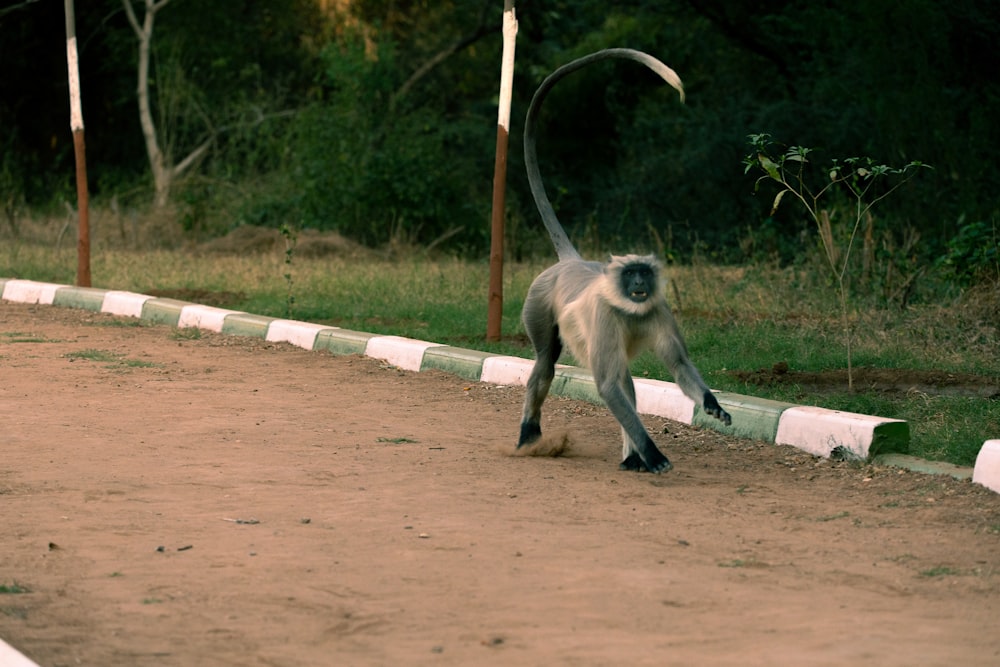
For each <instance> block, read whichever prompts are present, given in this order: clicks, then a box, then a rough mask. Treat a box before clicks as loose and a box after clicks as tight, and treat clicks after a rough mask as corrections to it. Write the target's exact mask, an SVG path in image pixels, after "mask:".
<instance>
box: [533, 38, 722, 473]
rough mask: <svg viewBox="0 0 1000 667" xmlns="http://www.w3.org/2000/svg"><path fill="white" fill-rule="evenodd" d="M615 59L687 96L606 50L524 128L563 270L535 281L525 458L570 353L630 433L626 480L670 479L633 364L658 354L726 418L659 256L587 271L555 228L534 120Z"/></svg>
mask: <svg viewBox="0 0 1000 667" xmlns="http://www.w3.org/2000/svg"><path fill="white" fill-rule="evenodd" d="M606 58H625V59H629V60H635V61H638V62H640V63H642V64H644V65H646V66H647V67H649V68H650V69H652V70H653V71H654V72H656V73H657V74H659V75H660V77H662V78H663V79H664V80H665V81H666V82H667V83H669V84H670V85H671V86H673V87H674V88H676V89H677V90H678V91H679V92H680V96H681V101H683V100H684V89H683V86H682V84H681V80H680V78H679V77H678V76H677V74H676V73H675V72H674V71H673V70H672V69H670V68H669V67H667V66H666V65H664V64H663V63H661V62H660V61H659V60H657V59H656V58H653V57H652V56H650V55H648V54H646V53H643V52H641V51H635V50H632V49H606V50H603V51H598V52H596V53H592V54H590V55H588V56H585V57H583V58H580V59H578V60H574V61H573V62H571V63H568V64H566V65H563V66H562V67H560V68H559V69H557V70H556V71H555V72H553V73H552V74H551V75H549V77H548V78H547V79H545V81H543V82H542V85H541V86H539V88H538V90H537V91H536V92H535V96H534V97H533V98H532V100H531V105H530V106H529V107H528V114H527V117H526V119H525V125H524V161H525V166H526V168H527V172H528V182H529V184H530V185H531V193H532V195H533V196H534V198H535V205H536V206H537V207H538V212H539V213H540V214H541V216H542V221H543V222H544V223H545V229H546V230H547V231H548V233H549V236H550V237H551V239H552V243H553V245H554V246H555V250H556V254H557V255H558V256H559V262H558V263H557V264H555V265H553V266H551V267H549V268H548V269H546V270H545V271H543V272H542V273H540V274H539V275H538V277H537V278H535V280H534V282H532V284H531V287H530V288H529V289H528V295H527V297H526V299H525V302H524V310H523V311H522V314H521V318H522V320H523V322H524V328H525V330H526V332H527V334H528V338H530V339H531V344H532V346H533V347H534V348H535V365H534V367H533V368H532V370H531V375H530V376H529V378H528V383H527V392H526V395H525V399H524V412H523V414H522V417H521V435H520V439H519V440H518V443H517V446H518V448H520V447H523V446H525V445H530V444H531V443H533V442H535V441H536V440H538V438H539V437H540V436H541V434H542V429H541V425H540V424H541V410H542V403H543V402H544V401H545V397H546V395H547V394H548V392H549V388H550V387H551V385H552V379H553V377H554V376H555V364H556V361H557V360H558V359H559V355H560V353H561V352H562V349H563V346H564V345H565V346H566V347H567V348H569V351H570V352H571V353H572V354H573V356H574V357H575V358H576V360H577V361H578V362H579V363H581V364H584V365H586V366H588V367H589V368H590V369H591V371H592V372H593V375H594V381H595V383H596V384H597V391H598V393H599V394H600V396H601V398H602V399H603V400H604V402H605V404H606V405H607V406H608V408H609V409H610V410H611V414H613V415H614V416H615V419H617V420H618V423H619V424H621V428H622V462H621V465H620V466H619V467H620V468H621V469H623V470H635V471H647V470H648V471H650V472H654V473H661V472H666V471H667V470H670V469H671V468H672V467H673V466H672V465H671V463H670V461H669V460H668V459H667V457H666V456H664V455H663V453H662V452H661V451H660V450H659V449H658V448H657V447H656V444H655V443H654V442H653V439H652V438H650V437H649V433H648V432H647V431H646V428H645V427H644V426H643V425H642V421H641V420H640V418H639V415H638V413H637V412H636V409H635V385H634V384H633V382H632V375H631V373H630V372H629V360H630V359H632V358H633V357H634V356H635V355H637V354H638V353H640V352H642V351H643V350H646V349H652V350H653V351H654V352H655V353H656V354H657V355H658V356H659V357H660V359H662V360H663V362H664V363H665V364H666V365H667V368H669V369H670V373H671V374H672V375H673V378H674V380H675V381H676V382H677V384H678V385H679V386H680V387H681V389H682V390H683V391H684V393H685V394H686V395H687V396H688V397H690V398H691V399H692V400H694V402H695V404H696V405H700V406H701V407H702V409H703V410H704V411H705V412H706V413H707V414H709V415H712V416H713V417H715V418H716V419H719V420H721V421H722V422H723V423H725V424H730V423H731V421H732V420H731V418H730V416H729V413H727V412H726V411H725V410H723V409H722V407H721V406H720V405H719V402H718V400H716V398H715V396H714V395H713V394H712V392H711V390H710V389H709V388H708V387H707V386H706V385H705V382H704V380H702V378H701V375H700V374H699V373H698V369H696V368H695V367H694V365H693V364H692V363H691V361H690V360H689V359H688V354H687V348H686V346H685V344H684V339H683V338H682V337H681V333H680V330H679V329H678V328H677V322H676V321H675V320H674V316H673V314H672V313H671V312H670V307H669V306H668V305H667V301H666V298H665V297H664V295H663V292H662V288H661V280H660V264H659V262H658V261H657V259H656V257H655V256H653V255H624V256H620V257H619V256H612V257H611V261H610V262H608V263H606V264H605V263H602V262H590V261H585V260H584V259H583V258H582V257H581V256H580V253H579V252H577V250H576V248H574V247H573V244H572V242H571V241H570V240H569V237H568V236H567V235H566V232H565V231H564V230H563V227H562V225H561V224H559V220H558V219H557V218H556V214H555V211H554V210H553V209H552V204H551V203H550V202H549V199H548V196H547V195H546V194H545V186H544V185H543V184H542V177H541V174H540V173H539V171H538V159H537V155H536V150H535V119H536V117H537V115H538V110H539V108H540V107H541V104H542V101H543V100H544V99H545V96H546V94H547V93H548V91H549V90H550V89H551V88H552V86H553V85H554V84H555V83H556V82H557V81H559V80H560V79H562V78H563V77H564V76H566V75H567V74H569V73H571V72H573V71H575V70H577V69H580V68H581V67H583V66H584V65H586V64H588V63H591V62H594V61H597V60H603V59H606Z"/></svg>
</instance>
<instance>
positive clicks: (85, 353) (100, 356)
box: [63, 349, 159, 369]
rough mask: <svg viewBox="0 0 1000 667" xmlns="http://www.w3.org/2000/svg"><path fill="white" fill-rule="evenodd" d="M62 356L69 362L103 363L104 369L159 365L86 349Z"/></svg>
mask: <svg viewBox="0 0 1000 667" xmlns="http://www.w3.org/2000/svg"><path fill="white" fill-rule="evenodd" d="M63 356H64V357H65V358H66V359H69V360H70V361H76V360H83V361H94V362H98V363H103V364H105V368H111V369H127V368H154V367H156V366H158V365H159V364H156V363H154V362H152V361H141V360H139V359H127V358H125V356H124V355H121V354H118V353H116V352H109V351H107V350H95V349H87V350H80V351H79V352H68V353H66V354H65V355H63Z"/></svg>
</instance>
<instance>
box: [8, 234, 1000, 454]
mask: <svg viewBox="0 0 1000 667" xmlns="http://www.w3.org/2000/svg"><path fill="white" fill-rule="evenodd" d="M13 245H16V246H17V248H16V251H14V250H11V251H8V252H6V253H3V252H0V277H23V278H30V279H34V280H42V281H50V282H56V283H62V284H72V283H73V282H74V280H75V270H76V268H75V267H76V264H75V263H76V252H75V248H69V249H67V248H64V249H63V250H62V251H60V252H55V251H53V250H52V249H50V248H47V247H43V246H40V245H32V244H29V243H24V242H22V243H17V244H13ZM545 266H546V263H543V262H535V263H523V264H517V263H508V264H507V266H506V267H505V276H504V305H503V320H502V329H503V335H504V338H503V340H502V341H501V342H498V343H493V342H486V340H485V332H486V319H487V285H488V282H489V267H488V263H487V262H486V261H481V262H473V261H460V260H454V259H441V260H437V261H432V260H429V259H425V258H421V257H419V256H414V257H410V258H405V259H395V260H392V261H387V260H368V261H360V260H346V259H340V258H300V257H296V258H294V259H293V262H292V264H291V272H292V276H293V290H294V297H295V298H294V304H293V305H294V309H293V311H292V312H291V313H289V312H288V305H289V304H288V283H287V281H286V279H285V277H284V275H285V274H286V273H287V272H288V271H289V267H288V266H287V265H286V264H285V262H284V255H283V254H282V253H279V252H275V253H274V254H273V255H266V256H245V255H244V256H229V255H199V254H198V253H194V252H190V251H177V252H170V251H160V250H157V251H144V252H138V251H125V250H118V249H107V248H101V247H99V245H95V248H94V257H93V261H92V273H93V282H94V285H95V287H103V288H108V289H123V290H131V291H135V292H140V293H145V292H149V291H152V290H183V289H187V290H204V291H211V292H217V293H227V294H229V295H231V296H230V297H229V299H230V300H229V301H227V302H226V303H224V304H218V305H223V306H224V307H227V308H231V309H235V310H244V311H247V312H251V313H255V314H259V315H265V316H273V317H287V316H289V315H291V317H294V318H295V319H299V320H304V321H308V322H315V323H320V324H331V325H336V326H339V327H344V328H347V329H354V330H359V331H366V332H371V333H381V334H395V335H401V336H407V337H411V338H417V339H421V340H427V341H432V342H437V343H443V344H449V345H456V346H460V347H466V348H472V349H478V350H484V351H487V352H494V353H500V354H511V355H516V356H521V357H526V358H530V357H531V356H532V352H531V349H530V346H529V345H528V343H527V340H526V339H525V337H524V335H523V329H522V327H521V324H520V309H521V305H522V303H523V298H524V294H525V293H526V291H527V289H528V285H529V284H530V283H531V280H532V279H533V278H534V276H535V275H537V273H538V272H539V271H540V270H541V269H542V268H544V267H545ZM817 276H819V277H817ZM667 277H668V279H669V281H670V283H671V284H669V285H668V289H667V294H668V298H669V300H670V301H671V305H672V307H673V308H674V309H675V312H676V314H677V319H678V321H679V323H680V325H681V328H682V330H683V331H684V335H685V337H686V339H687V342H688V348H689V351H690V355H691V358H692V360H693V361H694V363H695V364H696V365H697V366H698V367H699V369H700V370H701V371H702V374H703V375H704V376H705V379H706V381H707V382H708V384H709V385H710V386H712V387H714V388H717V389H721V390H726V391H732V392H737V393H740V394H746V395H754V396H759V397H764V398H771V399H775V400H782V401H788V402H793V403H798V404H804V405H817V406H821V407H825V408H830V409H836V410H846V411H851V412H860V413H864V414H875V415H880V416H884V417H891V418H899V419H904V420H907V421H908V422H909V423H910V432H911V438H912V440H911V453H912V454H915V455H917V456H922V457H925V458H928V459H935V460H946V461H950V462H952V463H955V464H959V465H971V464H972V463H973V462H974V460H975V456H976V454H977V453H978V451H979V448H980V447H981V446H982V443H983V441H984V440H986V439H989V438H995V437H1000V405H998V403H997V401H996V400H988V399H981V398H970V397H957V396H945V395H937V394H933V393H923V392H920V391H913V392H909V393H898V392H897V393H878V392H869V391H864V388H863V387H862V388H859V389H858V390H856V391H855V392H848V391H847V389H846V387H844V388H843V390H842V391H832V392H831V391H823V392H819V391H815V390H811V389H808V388H804V387H797V386H794V385H790V386H789V385H782V386H769V387H763V386H758V385H754V384H748V383H746V382H744V381H741V380H739V379H738V378H736V377H734V376H733V375H732V373H731V372H732V371H734V370H746V371H751V370H756V369H760V368H771V367H772V366H773V365H774V364H775V363H778V362H785V363H787V364H788V365H789V367H790V368H792V369H794V370H797V371H824V370H831V369H839V368H843V367H844V366H845V363H846V362H845V359H846V356H845V353H844V343H843V333H842V331H841V329H840V320H839V311H838V307H837V304H836V295H835V293H834V291H832V290H831V289H830V288H829V287H828V286H826V285H824V283H823V279H822V276H820V275H819V274H817V273H816V272H809V271H806V270H802V269H777V268H771V267H763V266H751V267H716V266H706V265H700V264H699V265H694V266H677V267H670V268H669V269H668V270H667ZM854 303H855V306H856V314H855V319H854V327H855V331H856V336H855V341H854V359H855V366H856V367H859V366H868V367H877V368H900V369H924V370H939V371H947V372H952V373H956V372H962V373H974V374H978V375H980V376H985V377H987V378H990V379H992V380H994V381H995V382H996V383H997V384H1000V355H997V353H996V351H997V349H1000V340H998V334H997V328H996V325H995V324H994V325H992V326H991V325H990V324H989V323H988V322H984V321H982V318H977V316H976V315H975V314H974V313H970V312H969V311H968V309H967V308H965V307H963V306H959V305H957V304H956V303H931V304H920V305H914V306H911V307H910V308H908V309H907V310H905V311H900V310H898V309H888V308H883V307H881V306H879V305H877V304H875V303H874V302H873V300H870V299H869V300H866V299H865V297H864V295H861V296H859V297H857V298H856V300H855V302H854ZM107 361H108V362H110V363H121V361H120V360H119V359H115V360H107ZM564 361H567V360H566V359H564ZM136 363H140V364H141V363H144V362H136ZM633 372H634V374H635V375H636V376H637V377H652V378H661V379H670V378H669V375H668V374H667V373H666V370H665V369H664V368H663V366H662V364H660V362H659V361H658V360H657V359H655V358H653V357H652V356H650V355H648V354H647V355H643V356H641V357H640V358H638V359H637V360H636V361H635V362H634V364H633Z"/></svg>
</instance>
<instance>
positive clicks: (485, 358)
mask: <svg viewBox="0 0 1000 667" xmlns="http://www.w3.org/2000/svg"><path fill="white" fill-rule="evenodd" d="M0 298H2V299H3V300H5V301H14V302H19V303H37V304H43V305H57V306H65V307H71V308H82V309H84V310H91V311H99V312H102V313H107V314H111V315H120V316H126V317H136V318H140V319H143V320H145V321H149V322H153V323H161V324H170V325H171V326H177V327H198V328H203V329H207V330H211V331H215V332H221V333H223V334H226V335H238V336H250V337H255V338H263V339H265V340H267V341H271V342H287V343H290V344H292V345H296V346H298V347H302V348H305V349H307V350H311V351H324V350H325V351H328V352H330V353H332V354H363V355H366V356H369V357H372V358H375V359H381V360H383V361H386V362H388V363H391V364H393V365H395V366H398V367H400V368H403V369H405V370H411V371H424V370H430V369H435V370H441V371H445V372H449V373H453V374H455V375H458V376H460V377H463V378H466V379H469V380H476V381H479V382H488V383H492V384H504V385H525V384H526V383H527V380H528V377H529V375H530V374H531V369H532V366H533V365H534V363H533V362H532V361H531V360H529V359H522V358H520V357H510V356H503V355H493V354H490V353H486V352H479V351H476V350H466V349H463V348H457V347H451V346H447V345H440V344H437V343H431V342H427V341H421V340H414V339H410V338H404V337H401V336H385V335H378V334H370V333H364V332H359V331H350V330H348V329H340V328H337V327H331V326H324V325H320V324H311V323H308V322H299V321H297V320H283V319H277V318H272V317H265V316H261V315H252V314H250V313H244V312H241V311H233V310H226V309H223V308H214V307H211V306H203V305H198V304H191V303H187V302H184V301H177V300H175V299H165V298H155V297H151V296H147V295H144V294H136V293H134V292H126V291H118V290H101V289H95V288H90V287H72V286H67V285H57V284H54V283H45V282H37V281H32V280H21V279H15V278H0ZM635 388H636V403H637V408H638V410H639V412H641V413H644V414H649V415H655V416H659V417H665V418H667V419H673V420H675V421H679V422H682V423H685V424H694V425H697V426H701V427H707V428H712V429H714V430H718V431H721V432H723V433H728V434H731V435H737V436H741V437H746V438H754V439H759V440H763V441H765V442H772V443H775V444H779V445H791V446H793V447H797V448H799V449H802V450H804V451H806V452H809V453H811V454H814V455H816V456H821V457H824V458H828V457H830V456H834V457H844V458H850V459H857V460H864V461H873V462H877V463H882V464H884V465H895V466H900V467H904V468H909V469H911V470H916V471H919V472H930V473H936V474H949V475H952V476H953V477H958V478H959V479H965V478H967V477H968V475H967V474H966V472H967V469H963V468H960V467H958V466H950V467H949V464H940V463H935V462H929V461H922V460H921V459H917V458H916V457H911V456H907V455H906V452H907V450H908V448H909V439H910V431H909V424H907V423H906V422H905V421H902V420H899V419H889V418H886V417H876V416H870V415H859V414H854V413H850V412H842V411H839V410H827V409H825V408H819V407H810V406H798V405H794V404H791V403H783V402H780V401H771V400H768V399H762V398H756V397H752V396H743V395H740V394H733V393H729V392H718V393H717V397H718V399H719V403H720V404H721V405H722V406H723V407H725V408H726V410H727V411H728V412H729V413H730V414H731V415H733V417H734V419H733V421H734V423H735V425H734V426H729V427H727V426H725V425H723V424H722V423H720V422H719V421H718V420H716V419H713V418H711V417H709V416H708V415H705V414H704V413H703V412H702V410H701V409H700V408H698V407H696V406H695V404H694V402H693V401H691V399H689V398H687V397H686V396H684V394H683V393H682V392H681V390H680V388H679V387H678V386H677V385H676V384H674V383H673V382H665V381H662V380H649V379H644V378H639V379H636V380H635ZM551 392H552V393H554V394H558V395H561V396H568V397H570V398H577V399H581V400H586V401H591V402H596V403H600V402H601V401H600V396H599V395H598V393H597V389H596V387H595V386H594V380H593V376H592V375H591V374H590V373H589V372H588V371H587V370H586V369H582V368H574V367H572V366H566V365H562V364H560V365H558V366H557V367H556V375H555V378H554V379H553V382H552V389H551ZM971 477H972V481H973V482H975V483H977V484H982V485H983V486H985V487H987V488H989V489H991V490H993V491H996V492H1000V440H987V441H986V442H985V443H984V445H983V448H982V450H981V451H980V452H979V456H978V457H977V459H976V465H975V468H974V469H973V472H972V474H971Z"/></svg>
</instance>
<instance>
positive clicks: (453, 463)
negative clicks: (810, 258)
mask: <svg viewBox="0 0 1000 667" xmlns="http://www.w3.org/2000/svg"><path fill="white" fill-rule="evenodd" d="M521 399H522V390H521V389H519V388H507V387H496V386H491V385H486V384H481V383H470V382H468V381H466V380H462V379H460V378H456V377H454V376H450V375H446V374H443V373H439V372H427V373H409V372H403V371H400V370H398V369H396V368H392V367H389V366H386V365H384V364H381V363H379V362H377V361H373V360H370V359H365V358H360V357H333V356H330V355H328V354H320V353H313V352H307V351H304V350H301V349H298V348H294V347H291V346H287V345H284V344H280V345H275V344H270V343H266V342H264V341H261V340H256V339H246V338H237V337H225V336H221V335H215V334H208V333H201V334H200V335H198V334H197V333H196V332H193V331H192V330H175V329H171V328H168V327H164V326H158V327H148V326H138V325H137V322H135V321H132V320H123V319H120V318H114V317H111V316H107V315H103V314H99V313H93V312H89V311H77V310H70V309H63V308H56V307H50V306H30V305H23V304H12V303H2V304H0V424H2V427H0V428H2V432H0V526H2V536H3V539H2V542H0V586H2V587H3V588H0V637H2V638H3V639H5V640H6V641H7V642H9V643H11V644H12V645H14V646H15V647H17V648H18V649H20V650H21V651H22V652H24V653H25V654H26V655H28V656H29V657H31V658H32V659H33V660H35V661H36V662H38V663H39V664H40V665H43V666H44V667H55V666H59V665H67V666H68V665H78V664H82V665H94V666H101V667H114V666H122V667H124V666H128V667H132V666H136V665H176V666H184V667H188V666H191V665H198V666H214V665H234V666H236V665H239V666H244V665H250V666H255V665H275V666H277V665H280V666H297V665H472V664H477V665H479V664H497V665H515V664H516V665H664V664H670V665H838V666H839V665H879V666H886V665H908V666H909V665H925V666H926V665H948V666H952V665H957V664H962V665H987V664H994V665H995V664H1000V633H998V632H997V627H998V623H1000V496H998V495H997V494H994V493H991V492H989V491H987V490H986V489H984V488H982V487H980V486H976V485H973V484H971V483H970V482H967V481H966V482H959V481H956V480H953V479H951V478H946V477H931V476H925V475H922V474H919V473H912V472H903V471H899V470H896V469H891V468H876V467H871V466H858V465H856V464H847V463H831V462H829V461H824V460H818V459H814V458H812V457H810V456H808V455H806V454H803V453H800V452H798V451H797V450H794V449H791V448H785V447H776V446H774V445H769V444H764V443H757V442H750V441H744V440H735V439H731V438H726V437H724V436H722V435H720V434H717V433H714V432H711V431H705V430H698V429H693V428H688V427H685V426H682V425H679V424H676V423H673V422H666V421H664V420H659V419H647V420H646V422H647V424H648V425H649V426H650V428H651V430H652V431H653V432H654V433H656V434H657V435H656V436H655V437H656V439H657V441H658V442H659V443H661V444H662V445H663V448H664V450H665V451H666V452H667V454H668V456H670V458H671V460H672V461H673V463H674V465H675V469H674V470H673V471H672V472H670V473H668V474H666V475H663V476H653V475H649V474H637V473H626V472H620V471H619V470H618V469H617V461H618V456H619V444H618V437H619V435H618V429H617V427H616V425H615V423H614V422H613V420H612V419H611V417H610V416H609V415H608V414H607V411H606V410H604V409H603V408H601V407H598V406H593V405H589V404H586V403H580V402H577V401H572V400H568V399H560V398H550V399H549V403H547V412H546V417H545V421H543V427H544V428H546V429H548V430H551V431H560V430H562V431H566V432H567V433H568V434H569V437H570V439H571V440H572V442H573V447H572V448H571V450H570V454H571V455H570V456H565V457H560V458H541V457H514V456H510V455H509V449H510V447H509V445H510V443H512V442H513V440H514V438H515V437H516V434H517V429H518V418H519V414H520V403H521ZM665 429H666V430H667V431H668V432H664V430H665Z"/></svg>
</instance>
